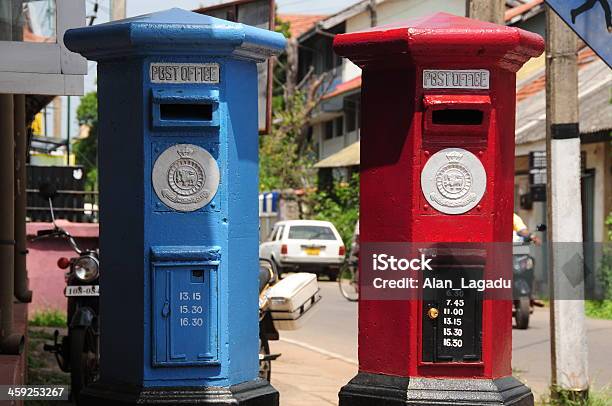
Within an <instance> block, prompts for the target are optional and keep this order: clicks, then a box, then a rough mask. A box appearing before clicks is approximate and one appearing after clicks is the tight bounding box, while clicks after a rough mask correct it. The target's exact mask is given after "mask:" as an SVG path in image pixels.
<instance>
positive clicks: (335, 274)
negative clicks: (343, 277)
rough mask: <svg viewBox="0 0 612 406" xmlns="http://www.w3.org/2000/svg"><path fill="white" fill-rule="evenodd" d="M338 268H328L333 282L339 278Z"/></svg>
mask: <svg viewBox="0 0 612 406" xmlns="http://www.w3.org/2000/svg"><path fill="white" fill-rule="evenodd" d="M338 272H339V270H338V269H328V270H327V277H328V278H329V280H330V281H332V282H336V281H337V280H338Z"/></svg>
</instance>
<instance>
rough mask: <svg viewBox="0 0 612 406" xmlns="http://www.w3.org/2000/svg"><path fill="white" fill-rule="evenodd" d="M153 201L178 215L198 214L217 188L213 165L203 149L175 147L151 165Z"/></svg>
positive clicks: (184, 145)
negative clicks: (181, 213)
mask: <svg viewBox="0 0 612 406" xmlns="http://www.w3.org/2000/svg"><path fill="white" fill-rule="evenodd" d="M152 181H153V188H154V190H155V193H156V194H157V197H159V199H160V200H161V201H162V202H163V203H164V204H165V205H167V206H169V207H170V208H173V209H176V210H178V211H194V210H198V209H200V208H202V207H204V206H205V205H207V204H208V203H210V201H211V200H212V198H213V197H214V195H215V193H216V192H217V188H218V186H219V167H218V165H217V161H216V160H215V159H214V158H213V157H212V155H210V153H209V152H208V151H206V150H205V149H204V148H202V147H199V146H197V145H192V144H178V145H174V146H172V147H170V148H168V149H166V150H165V151H164V152H162V154H161V155H160V156H159V157H158V158H157V160H156V161H155V165H154V166H153V174H152Z"/></svg>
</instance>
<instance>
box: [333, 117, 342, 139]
mask: <svg viewBox="0 0 612 406" xmlns="http://www.w3.org/2000/svg"><path fill="white" fill-rule="evenodd" d="M334 127H335V128H334V130H335V136H336V137H342V136H343V135H344V116H341V117H338V118H337V119H335V120H334Z"/></svg>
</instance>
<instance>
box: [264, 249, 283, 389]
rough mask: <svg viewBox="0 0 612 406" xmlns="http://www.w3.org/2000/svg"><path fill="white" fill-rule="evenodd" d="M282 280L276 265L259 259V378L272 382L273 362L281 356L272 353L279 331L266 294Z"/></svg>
mask: <svg viewBox="0 0 612 406" xmlns="http://www.w3.org/2000/svg"><path fill="white" fill-rule="evenodd" d="M279 279H280V277H279V275H278V270H277V269H276V266H275V265H274V263H273V262H272V261H270V260H268V259H264V258H260V259H259V377H260V378H261V379H265V380H267V381H270V378H271V377H272V361H274V360H276V359H277V358H278V357H280V355H281V354H271V353H270V341H277V340H278V339H279V334H278V330H277V329H276V327H275V326H274V321H273V320H272V313H270V312H269V311H268V310H269V307H270V300H269V299H268V297H267V296H266V292H267V291H268V289H270V287H272V286H273V285H274V284H275V283H276V282H278V281H279Z"/></svg>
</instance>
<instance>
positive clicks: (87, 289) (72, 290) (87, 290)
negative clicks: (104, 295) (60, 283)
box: [65, 285, 100, 296]
mask: <svg viewBox="0 0 612 406" xmlns="http://www.w3.org/2000/svg"><path fill="white" fill-rule="evenodd" d="M65 294H66V296H100V285H84V286H66V292H65Z"/></svg>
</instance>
